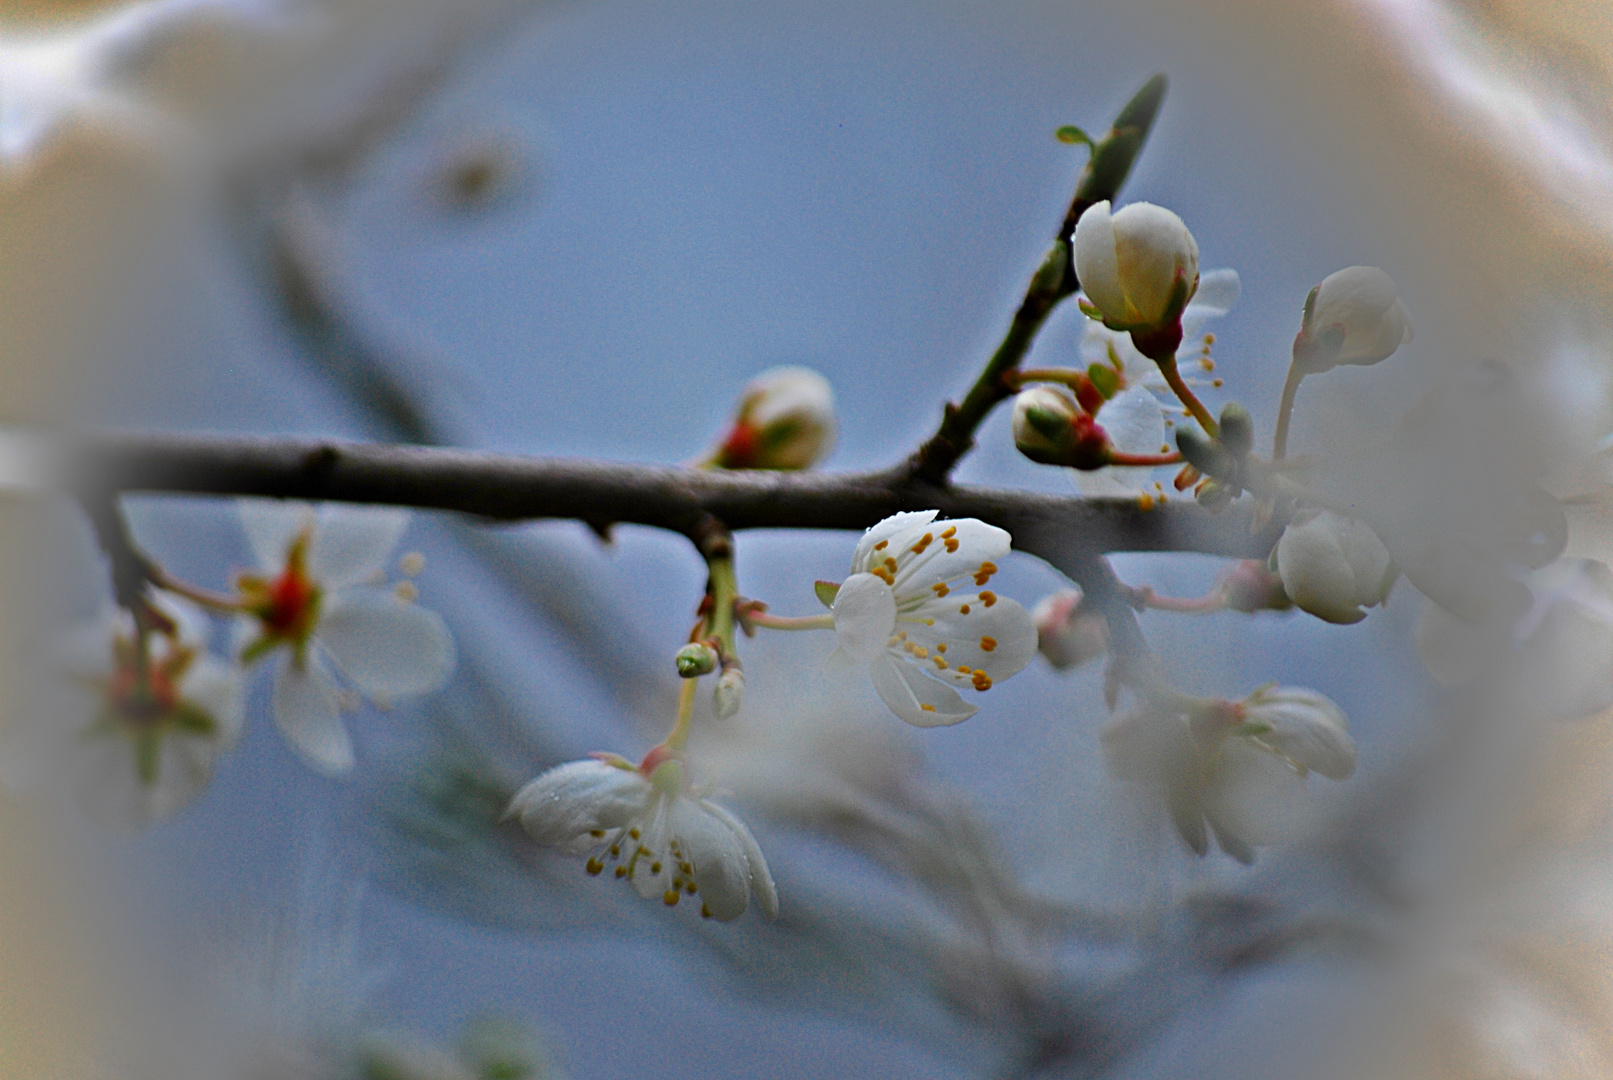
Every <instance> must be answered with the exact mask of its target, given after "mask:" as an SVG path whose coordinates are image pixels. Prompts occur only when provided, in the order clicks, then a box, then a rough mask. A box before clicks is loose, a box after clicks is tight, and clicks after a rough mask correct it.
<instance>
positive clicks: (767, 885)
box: [508, 754, 778, 922]
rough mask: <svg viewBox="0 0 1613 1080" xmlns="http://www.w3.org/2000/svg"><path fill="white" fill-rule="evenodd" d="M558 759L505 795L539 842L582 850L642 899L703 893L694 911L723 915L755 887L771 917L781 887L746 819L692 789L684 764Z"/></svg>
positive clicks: (671, 899) (736, 912)
mask: <svg viewBox="0 0 1613 1080" xmlns="http://www.w3.org/2000/svg"><path fill="white" fill-rule="evenodd" d="M600 757H601V758H603V760H600V759H598V758H596V759H593V760H587V761H571V762H567V763H566V764H564V765H559V766H556V767H555V768H553V769H550V770H549V771H548V772H546V773H544V774H543V775H541V776H539V777H538V778H537V779H535V780H533V781H532V782H530V783H529V784H527V785H526V786H525V787H523V788H522V789H521V790H520V791H518V792H516V795H515V798H514V799H513V800H512V801H511V802H510V808H509V811H508V816H510V817H516V818H519V819H520V822H521V825H522V826H523V827H524V828H525V829H526V831H527V832H528V833H529V834H530V835H531V836H532V838H533V839H534V840H536V841H537V842H538V843H540V844H543V845H545V846H548V847H558V848H561V849H563V850H565V851H568V852H571V853H572V854H576V855H587V856H588V860H587V863H586V868H587V870H588V872H589V873H590V874H600V873H603V872H604V870H605V868H606V867H607V866H611V867H612V868H613V869H612V874H613V875H614V876H615V877H617V878H621V879H624V880H626V881H628V882H630V883H631V884H632V886H633V888H634V889H636V890H637V891H638V894H639V895H640V896H642V897H644V898H645V899H647V900H648V899H653V898H659V899H661V900H662V902H664V903H666V904H667V905H669V906H671V905H675V904H677V903H678V902H679V900H680V899H681V898H683V897H685V896H695V895H698V896H699V897H700V902H701V914H702V915H705V916H707V917H710V918H715V919H719V920H721V921H723V922H728V921H730V920H732V919H737V918H739V916H740V915H741V914H743V913H744V911H745V908H746V907H747V906H749V904H750V900H751V897H752V895H754V896H755V898H756V903H757V906H758V907H759V908H760V909H761V911H762V913H763V914H764V915H766V916H767V917H768V918H772V917H774V916H776V915H777V914H778V893H777V891H776V890H775V889H774V887H773V877H772V875H771V874H770V873H769V872H768V869H767V860H766V859H765V858H763V856H762V849H761V848H760V847H758V846H757V843H756V839H755V837H753V836H751V833H750V830H749V829H747V828H746V827H745V825H744V823H743V822H741V821H740V820H739V819H738V818H736V817H735V816H734V815H733V814H731V813H729V812H728V811H727V810H725V809H723V808H722V807H721V806H719V805H717V804H716V803H714V802H711V801H710V800H708V799H706V798H703V797H702V796H701V795H700V794H699V793H697V792H696V791H695V790H694V789H692V788H691V787H690V786H689V785H688V783H687V779H686V775H685V769H684V766H683V763H682V762H681V761H679V760H677V759H676V758H669V757H665V756H659V755H654V754H652V755H651V758H649V759H646V762H645V765H644V766H642V767H635V766H634V765H632V764H631V763H630V762H627V761H625V760H623V759H621V758H617V757H614V756H607V755H601V756H600Z"/></svg>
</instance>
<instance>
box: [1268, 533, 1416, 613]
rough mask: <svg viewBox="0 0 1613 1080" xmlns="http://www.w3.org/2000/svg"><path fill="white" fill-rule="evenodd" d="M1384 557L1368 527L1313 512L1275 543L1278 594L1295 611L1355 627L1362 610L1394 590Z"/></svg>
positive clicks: (1379, 542)
mask: <svg viewBox="0 0 1613 1080" xmlns="http://www.w3.org/2000/svg"><path fill="white" fill-rule="evenodd" d="M1393 569H1394V568H1393V564H1392V563H1391V562H1390V560H1389V551H1388V549H1387V548H1385V547H1384V546H1383V541H1382V540H1379V539H1378V535H1377V533H1375V532H1373V531H1372V528H1371V526H1369V525H1367V524H1366V523H1365V522H1361V521H1357V520H1356V519H1355V518H1351V517H1345V516H1344V515H1343V514H1336V513H1334V512H1333V511H1331V510H1319V511H1315V512H1313V513H1310V514H1307V515H1303V516H1300V517H1296V518H1295V519H1294V520H1293V521H1292V522H1291V523H1290V524H1289V526H1288V528H1286V529H1284V530H1283V535H1282V539H1280V540H1278V541H1277V573H1278V575H1279V576H1280V577H1281V578H1282V582H1283V591H1284V592H1286V593H1287V594H1288V596H1289V599H1291V600H1293V602H1294V603H1295V604H1297V605H1298V606H1299V607H1300V608H1302V609H1304V610H1305V611H1308V612H1310V613H1311V614H1312V615H1315V616H1316V617H1317V618H1319V619H1325V620H1326V621H1328V622H1331V623H1354V622H1360V621H1361V620H1362V619H1364V618H1366V617H1367V613H1366V611H1365V610H1364V609H1365V608H1369V607H1374V606H1376V605H1378V604H1381V603H1383V601H1384V600H1385V599H1386V598H1387V597H1388V595H1389V589H1390V587H1391V586H1392V585H1393V584H1394V573H1393Z"/></svg>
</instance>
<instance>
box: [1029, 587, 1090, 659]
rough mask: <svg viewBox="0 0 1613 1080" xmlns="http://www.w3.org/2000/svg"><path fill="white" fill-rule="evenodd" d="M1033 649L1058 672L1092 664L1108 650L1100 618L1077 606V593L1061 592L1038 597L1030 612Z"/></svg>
mask: <svg viewBox="0 0 1613 1080" xmlns="http://www.w3.org/2000/svg"><path fill="white" fill-rule="evenodd" d="M1031 619H1032V621H1034V622H1035V623H1036V641H1037V648H1038V649H1039V650H1040V651H1041V653H1042V656H1043V658H1045V659H1046V660H1047V662H1048V663H1049V664H1052V665H1053V666H1054V667H1055V668H1057V669H1058V670H1060V671H1063V670H1065V669H1066V668H1073V667H1080V666H1081V665H1082V664H1085V663H1087V662H1088V661H1090V660H1096V659H1097V658H1098V657H1100V656H1102V655H1103V654H1104V652H1106V651H1107V650H1108V648H1109V626H1108V624H1107V623H1105V622H1104V619H1103V616H1102V615H1100V614H1098V613H1097V612H1094V611H1090V610H1087V609H1085V608H1083V607H1082V605H1081V590H1079V589H1061V590H1059V591H1058V592H1056V593H1051V594H1049V595H1047V596H1044V597H1042V600H1041V602H1040V603H1039V604H1037V605H1036V607H1035V608H1034V609H1033V610H1032V611H1031Z"/></svg>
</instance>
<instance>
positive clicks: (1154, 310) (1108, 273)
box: [1073, 200, 1199, 347]
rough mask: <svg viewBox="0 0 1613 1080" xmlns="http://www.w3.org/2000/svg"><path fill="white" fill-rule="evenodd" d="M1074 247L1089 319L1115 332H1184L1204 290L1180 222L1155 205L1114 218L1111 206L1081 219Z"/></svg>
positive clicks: (1133, 207)
mask: <svg viewBox="0 0 1613 1080" xmlns="http://www.w3.org/2000/svg"><path fill="white" fill-rule="evenodd" d="M1073 247H1074V248H1075V270H1076V276H1077V277H1078V278H1079V279H1080V282H1081V288H1082V290H1083V291H1084V292H1085V293H1086V295H1087V300H1088V301H1089V302H1090V304H1089V305H1088V306H1087V307H1084V308H1083V310H1086V311H1087V314H1089V315H1092V316H1093V317H1094V318H1098V319H1101V320H1102V322H1103V324H1104V325H1105V326H1107V327H1109V329H1111V330H1127V331H1133V332H1136V333H1147V332H1149V331H1158V330H1161V329H1164V328H1168V327H1172V326H1177V327H1178V328H1179V324H1180V318H1181V314H1182V309H1183V308H1184V307H1186V306H1187V302H1188V300H1190V299H1191V298H1192V296H1193V292H1194V290H1196V289H1197V288H1198V284H1199V246H1198V243H1197V242H1196V241H1194V239H1193V234H1192V233H1190V232H1188V230H1187V226H1186V225H1185V224H1183V223H1182V219H1181V218H1179V217H1177V216H1176V215H1175V214H1173V213H1171V212H1170V211H1169V210H1166V209H1165V208H1164V207H1161V206H1154V205H1153V204H1152V203H1131V204H1130V205H1128V206H1125V207H1123V208H1121V209H1120V210H1118V211H1116V212H1115V213H1113V214H1111V213H1110V212H1109V203H1108V201H1107V200H1106V201H1104V202H1100V203H1096V204H1094V205H1092V206H1090V207H1088V208H1087V210H1086V212H1085V213H1084V214H1082V215H1081V220H1080V221H1079V222H1077V223H1076V226H1075V239H1074V244H1073ZM1178 340H1180V339H1179V337H1178ZM1139 347H1140V346H1139Z"/></svg>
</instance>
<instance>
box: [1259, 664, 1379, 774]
mask: <svg viewBox="0 0 1613 1080" xmlns="http://www.w3.org/2000/svg"><path fill="white" fill-rule="evenodd" d="M1236 733H1238V734H1242V735H1246V736H1248V737H1249V738H1253V739H1255V740H1256V741H1258V742H1259V743H1261V744H1262V745H1264V746H1266V747H1269V748H1270V749H1272V750H1275V751H1276V752H1277V753H1279V754H1281V755H1282V756H1283V757H1285V758H1287V759H1288V760H1289V761H1291V762H1293V763H1294V764H1295V765H1296V766H1298V767H1299V768H1300V769H1302V770H1306V769H1308V770H1310V771H1311V772H1317V773H1321V774H1322V775H1323V776H1325V777H1327V778H1328V779H1330V780H1343V779H1344V778H1345V777H1347V776H1349V775H1350V774H1351V773H1352V772H1354V771H1355V740H1353V739H1351V738H1350V734H1349V722H1348V721H1347V720H1345V718H1344V713H1343V712H1342V711H1341V710H1340V709H1339V707H1338V706H1337V705H1335V704H1333V702H1332V701H1330V700H1329V699H1327V698H1325V697H1323V696H1322V695H1321V694H1318V693H1317V692H1316V691H1314V690H1306V689H1304V688H1303V687H1298V686H1273V687H1262V688H1261V689H1259V690H1256V691H1255V692H1254V693H1252V694H1250V695H1249V696H1248V697H1247V698H1245V699H1244V700H1243V724H1242V726H1240V727H1239V728H1237V729H1236Z"/></svg>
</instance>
